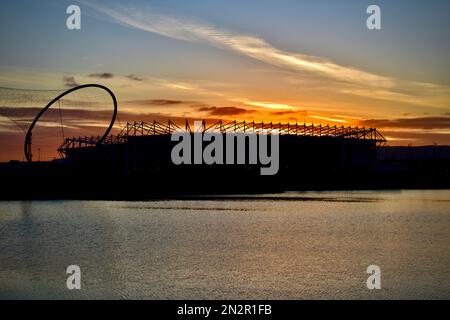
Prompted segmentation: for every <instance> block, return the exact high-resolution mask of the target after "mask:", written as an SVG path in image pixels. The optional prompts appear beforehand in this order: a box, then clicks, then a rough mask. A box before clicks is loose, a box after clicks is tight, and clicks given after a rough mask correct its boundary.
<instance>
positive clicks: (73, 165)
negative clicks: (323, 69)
mask: <svg viewBox="0 0 450 320" xmlns="http://www.w3.org/2000/svg"><path fill="white" fill-rule="evenodd" d="M87 87H96V88H100V89H103V90H105V91H107V92H108V94H109V95H110V96H111V99H112V101H113V113H112V118H111V122H110V124H109V126H108V127H107V129H106V131H105V132H104V134H103V135H101V136H89V137H88V136H86V137H68V138H65V140H64V142H63V144H62V145H61V146H60V147H59V148H58V152H59V154H60V159H56V160H53V161H39V162H33V156H32V152H31V146H32V129H33V127H34V126H35V124H36V123H37V121H38V120H39V118H40V117H41V116H42V115H43V114H44V113H45V111H46V110H47V109H49V108H50V107H51V106H52V105H53V104H55V103H56V102H58V101H59V99H61V98H62V97H64V96H65V95H67V94H69V93H70V92H74V91H76V90H82V89H84V88H87ZM116 116H117V100H116V98H115V96H114V94H113V93H112V92H111V91H110V90H109V89H108V88H106V87H103V86H100V85H95V84H91V85H83V86H79V87H75V88H72V89H70V90H68V91H66V92H64V93H62V94H60V95H58V96H57V97H56V98H54V99H52V100H51V101H50V102H49V103H48V104H47V105H46V106H45V107H44V108H43V109H42V110H41V111H40V112H39V113H38V115H37V116H36V118H35V119H34V120H33V122H32V123H31V125H30V127H29V129H28V131H27V134H26V137H25V142H24V152H25V157H26V159H27V160H28V161H27V162H19V161H11V162H9V163H5V164H2V165H1V166H0V174H1V176H2V180H3V184H2V185H1V187H0V192H1V197H2V198H4V199H51V198H58V199H59V198H62V199H151V198H166V197H167V198H170V197H177V198H180V197H195V198H197V199H198V198H200V197H202V196H206V197H211V196H212V195H232V194H251V193H259V194H261V193H275V192H285V191H295V190H346V189H380V188H384V189H386V188H414V187H421V188H443V187H448V185H449V181H450V179H449V170H448V168H449V167H450V166H449V160H448V159H447V158H445V159H437V158H436V157H431V158H427V159H425V160H424V159H422V160H420V161H416V160H414V159H412V158H410V159H407V160H406V161H405V160H404V159H403V160H401V161H400V162H399V160H398V159H396V157H395V155H394V156H392V155H393V154H395V153H392V152H390V149H389V148H387V147H386V139H385V138H384V137H383V135H382V134H381V133H380V132H378V131H377V130H376V129H375V128H358V127H343V126H342V127H337V126H322V125H313V124H310V125H307V124H291V123H287V124H281V123H278V124H275V123H265V122H259V123H256V122H253V121H252V122H247V121H231V122H222V121H217V122H214V123H209V124H207V122H206V121H205V120H203V122H202V127H201V128H200V131H201V133H216V134H222V135H224V136H226V135H229V134H231V133H233V134H235V133H240V134H245V135H250V134H255V135H260V134H265V135H269V136H270V135H273V134H277V135H279V138H280V139H279V141H280V145H279V150H280V153H279V171H278V173H277V174H276V175H273V176H262V175H260V170H259V169H260V166H259V165H255V164H249V163H248V161H247V162H246V164H235V165H216V164H214V165H206V164H198V165H186V164H181V165H175V164H173V162H172V161H171V150H172V148H173V146H174V145H175V143H176V142H174V141H171V135H172V134H173V133H174V132H180V131H182V132H187V133H188V134H190V135H194V134H195V132H194V130H192V129H191V126H190V124H189V122H188V121H187V120H186V121H185V123H184V124H183V125H181V124H180V123H175V122H172V121H170V120H169V121H168V122H167V123H160V122H157V121H153V122H149V123H147V122H144V121H142V122H132V123H127V124H126V125H125V126H124V127H123V128H122V130H121V131H120V132H119V133H117V134H110V131H111V128H112V127H113V125H114V123H115V121H116ZM245 150H246V156H247V158H248V151H249V147H248V144H246V146H245ZM191 154H193V152H192V153H191ZM389 154H390V155H389Z"/></svg>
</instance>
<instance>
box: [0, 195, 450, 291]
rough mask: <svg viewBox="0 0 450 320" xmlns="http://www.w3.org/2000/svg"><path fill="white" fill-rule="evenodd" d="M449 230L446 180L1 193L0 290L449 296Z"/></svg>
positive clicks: (448, 198) (449, 212) (449, 220)
mask: <svg viewBox="0 0 450 320" xmlns="http://www.w3.org/2000/svg"><path fill="white" fill-rule="evenodd" d="M449 231H450V191H448V190H442V191H402V192H393V191H384V192H378V191H377V192H373V191H372V192H369V191H366V192H307V193H286V194H283V195H281V196H280V195H264V196H256V195H255V196H241V197H207V198H205V197H203V198H201V199H200V198H197V199H195V198H194V199H185V200H170V201H147V202H118V201H117V202H115V201H38V202H29V201H24V202H0V298H10V297H20V298H75V299H76V298H157V299H175V298H178V299H183V298H187V299H202V298H236V299H245V298H250V299H265V298H269V299H305V298H306V299H309V298H338V299H340V298H363V299H377V298H450V294H449V293H450V250H449V249H448V248H449V246H450V232H449ZM72 264H76V265H79V266H80V267H81V270H82V289H81V290H79V291H69V290H67V289H66V286H65V285H66V277H67V275H66V274H65V269H66V267H67V266H69V265H72ZM371 264H376V265H378V266H380V267H381V272H382V289H381V290H373V291H369V290H368V289H367V288H366V285H365V282H366V279H367V277H368V275H367V274H366V268H367V266H369V265H371Z"/></svg>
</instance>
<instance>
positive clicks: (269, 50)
mask: <svg viewBox="0 0 450 320" xmlns="http://www.w3.org/2000/svg"><path fill="white" fill-rule="evenodd" d="M86 4H87V5H88V6H90V7H92V8H93V9H95V10H97V11H99V12H101V13H103V14H105V15H107V16H109V17H110V18H112V19H113V20H114V21H116V22H117V23H120V24H122V25H125V26H127V27H132V28H136V29H139V30H143V31H147V32H151V33H156V34H159V35H162V36H166V37H169V38H172V39H178V40H183V41H189V42H202V43H208V44H210V45H212V46H214V47H219V48H222V49H226V50H231V51H234V52H237V53H239V54H242V55H245V56H248V57H251V58H254V59H257V60H259V61H262V62H265V63H268V64H271V65H274V66H278V67H281V68H284V69H288V70H291V71H295V72H300V73H301V74H305V73H307V74H312V75H315V76H318V77H322V78H323V77H325V78H327V79H331V80H334V81H336V82H338V84H336V86H335V88H334V90H336V91H338V92H341V93H344V94H354V95H361V96H365V97H371V98H374V99H385V100H390V101H399V102H407V103H414V104H419V105H434V106H440V107H447V108H448V106H449V101H450V87H449V86H443V85H438V84H432V83H421V82H413V81H406V80H399V79H395V78H392V77H387V76H382V75H377V74H374V73H371V72H366V71H364V70H360V69H357V68H352V67H349V66H342V65H339V64H337V63H335V62H333V61H331V60H329V59H325V58H321V57H316V56H311V55H304V54H299V53H293V52H288V51H284V50H281V49H278V48H275V47H274V46H272V45H271V44H269V43H268V42H267V41H265V40H264V39H262V38H260V37H256V36H251V35H245V34H238V33H233V32H230V31H228V30H224V29H221V28H217V27H215V26H212V25H209V24H206V23H199V22H194V21H190V20H186V19H178V18H174V17H171V16H166V15H161V14H157V13H154V12H153V11H151V10H148V9H144V8H138V9H137V8H121V7H111V6H108V7H106V6H103V5H100V4H97V3H90V2H86ZM330 89H331V88H330ZM374 90H376V94H374Z"/></svg>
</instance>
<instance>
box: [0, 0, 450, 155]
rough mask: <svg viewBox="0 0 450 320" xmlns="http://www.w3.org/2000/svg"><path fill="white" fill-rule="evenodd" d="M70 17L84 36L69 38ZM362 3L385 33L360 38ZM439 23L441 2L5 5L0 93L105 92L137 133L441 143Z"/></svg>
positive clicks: (446, 114) (444, 108) (448, 37)
mask: <svg viewBox="0 0 450 320" xmlns="http://www.w3.org/2000/svg"><path fill="white" fill-rule="evenodd" d="M70 4H77V5H79V6H80V7H81V17H82V22H81V23H82V29H81V30H73V31H70V30H68V29H67V28H66V18H67V16H68V15H67V14H66V12H65V11H66V7H67V6H68V5H70ZM370 4H377V5H379V6H380V7H381V10H382V30H378V31H371V30H368V29H367V28H366V19H367V17H368V15H367V14H366V8H367V7H368V5H370ZM449 12H450V2H449V1H446V0H443V1H411V0H409V1H406V0H395V1H375V0H374V1H364V0H346V1H331V0H330V1H326V0H320V1H317V0H310V1H306V0H304V1H299V0H292V1H291V0H283V1H258V0H245V1H242V0H227V1H211V0H197V1H175V0H164V1H162V0H160V1H143V0H142V1H117V0H110V1H87V0H86V1H60V0H58V1H56V0H54V1H49V0H45V1H22V0H19V1H17V0H14V1H12V0H6V1H2V3H1V11H0V24H1V28H0V39H1V46H0V57H1V59H0V86H2V87H12V88H30V89H63V88H69V87H71V86H74V85H76V84H85V83H101V84H104V85H106V86H108V87H110V88H111V89H112V90H113V91H114V92H115V94H116V95H117V97H118V100H119V110H120V113H122V114H123V117H124V118H125V117H127V118H133V117H135V118H136V119H135V120H136V121H141V120H145V121H150V120H152V117H159V118H161V117H162V118H172V117H177V118H183V117H188V118H198V119H200V118H214V119H224V120H225V119H241V120H264V121H274V122H299V123H303V122H306V123H312V122H314V123H322V124H330V125H345V126H348V125H352V126H375V127H377V128H378V129H379V130H380V131H381V132H382V133H383V134H384V135H385V136H386V137H387V138H388V139H389V143H390V144H391V145H399V144H400V145H407V144H413V145H424V144H433V143H438V144H450V72H449V70H450V59H449V57H450V19H448V14H449ZM0 107H5V106H0ZM1 126H3V127H5V126H8V123H7V121H6V120H5V119H3V121H0V144H2V143H5V141H6V139H7V138H6V136H5V132H6V131H7V130H2V129H1ZM81 129H82V128H81ZM10 134H11V132H10V130H9V131H8V135H10ZM3 154H4V155H5V153H3ZM2 159H3V157H2Z"/></svg>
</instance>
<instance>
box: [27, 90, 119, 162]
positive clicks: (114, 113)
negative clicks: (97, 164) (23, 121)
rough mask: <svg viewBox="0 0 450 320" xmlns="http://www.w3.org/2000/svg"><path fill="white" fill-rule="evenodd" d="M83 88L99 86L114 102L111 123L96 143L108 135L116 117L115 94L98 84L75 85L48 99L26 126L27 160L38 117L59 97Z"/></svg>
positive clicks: (30, 156)
mask: <svg viewBox="0 0 450 320" xmlns="http://www.w3.org/2000/svg"><path fill="white" fill-rule="evenodd" d="M84 88H99V89H103V90H105V91H106V92H108V94H109V95H110V96H111V98H112V101H113V104H114V111H113V115H112V118H111V123H110V124H109V126H108V129H106V131H105V133H104V134H103V136H102V137H101V138H100V139H99V140H98V144H101V143H102V142H103V140H105V138H106V137H107V136H108V134H109V132H110V131H111V129H112V127H113V126H114V122H115V121H116V117H117V99H116V96H115V95H114V93H113V92H112V91H111V90H110V89H109V88H107V87H105V86H102V85H100V84H83V85H81V86H77V87H74V88H71V89H69V90H67V91H64V92H63V93H61V94H60V95H59V96H57V97H56V98H54V99H53V100H52V101H50V102H49V103H48V104H47V105H46V106H45V108H43V109H42V110H41V111H40V112H39V114H38V115H37V116H36V118H34V120H33V122H32V123H31V125H30V127H29V128H28V131H27V134H26V136H25V142H24V152H25V158H26V159H27V161H28V162H32V154H31V136H32V132H33V128H34V126H35V125H36V123H37V122H38V120H39V118H40V117H41V116H42V115H43V114H44V113H45V111H47V109H48V108H50V107H51V106H52V105H53V104H54V103H55V102H56V101H58V100H59V99H61V98H62V97H64V96H65V95H68V94H69V93H71V92H74V91H77V90H81V89H84Z"/></svg>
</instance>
